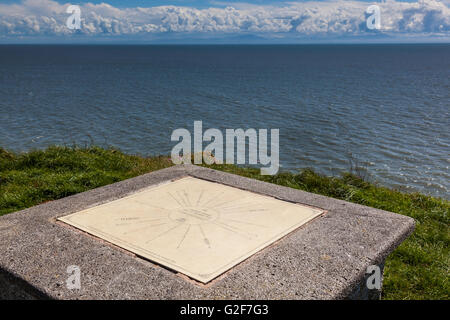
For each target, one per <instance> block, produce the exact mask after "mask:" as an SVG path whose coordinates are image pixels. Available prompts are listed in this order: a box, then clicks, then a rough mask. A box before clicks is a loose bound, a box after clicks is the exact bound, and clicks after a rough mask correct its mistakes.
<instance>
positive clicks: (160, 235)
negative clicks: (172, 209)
mask: <svg viewBox="0 0 450 320" xmlns="http://www.w3.org/2000/svg"><path fill="white" fill-rule="evenodd" d="M182 225H183V224H182V223H181V224H179V225H177V226H175V227H173V228H170V229H169V230H166V231H164V232H163V233H161V234H159V235H157V236H156V237H154V238H152V239H150V240H148V241H146V242H145V243H149V242H151V241H153V240H156V239H158V238H159V237H162V236H163V235H165V234H167V233H168V232H170V231H172V230H174V229H176V228H178V227H180V226H182Z"/></svg>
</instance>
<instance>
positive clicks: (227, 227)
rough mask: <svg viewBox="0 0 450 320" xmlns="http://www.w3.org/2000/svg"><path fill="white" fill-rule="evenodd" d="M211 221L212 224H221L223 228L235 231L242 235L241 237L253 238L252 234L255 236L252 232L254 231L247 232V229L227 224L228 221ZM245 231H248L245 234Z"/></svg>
mask: <svg viewBox="0 0 450 320" xmlns="http://www.w3.org/2000/svg"><path fill="white" fill-rule="evenodd" d="M211 223H212V224H215V225H217V226H219V227H222V228H224V229H225V230H228V231H231V232H233V233H235V234H237V235H240V236H241V237H244V238H247V239H252V237H251V236H254V235H255V234H252V233H250V232H246V231H245V230H242V229H239V228H236V227H233V226H230V225H228V224H226V223H223V222H211ZM245 233H246V234H245ZM247 234H248V235H247Z"/></svg>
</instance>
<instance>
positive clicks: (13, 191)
mask: <svg viewBox="0 0 450 320" xmlns="http://www.w3.org/2000/svg"><path fill="white" fill-rule="evenodd" d="M171 165H172V164H171V162H170V160H169V159H168V158H167V157H162V156H160V157H151V158H145V157H140V156H135V155H127V154H124V153H122V152H120V151H118V150H116V149H103V148H99V147H86V148H77V147H50V148H48V149H46V150H37V151H31V152H29V153H23V154H15V153H12V152H8V151H6V150H4V149H1V148H0V215H3V214H6V213H9V212H14V211H17V210H21V209H25V208H28V207H31V206H34V205H37V204H39V203H43V202H46V201H51V200H55V199H60V198H63V197H66V196H69V195H72V194H75V193H78V192H82V191H86V190H89V189H93V188H96V187H100V186H103V185H107V184H111V183H114V182H117V181H120V180H124V179H127V178H131V177H134V176H137V175H140V174H143V173H146V172H150V171H154V170H158V169H162V168H165V167H169V166H171ZM210 167H212V168H214V169H217V170H222V171H226V172H230V173H234V174H239V175H242V176H246V177H250V178H254V179H258V180H264V181H267V182H270V183H275V184H279V185H283V186H287V187H291V188H295V189H301V190H305V191H309V192H314V193H318V194H323V195H326V196H329V197H333V198H338V199H343V200H347V201H350V202H355V203H359V204H363V205H367V206H370V207H375V208H379V209H383V210H387V211H392V212H396V213H399V214H403V215H407V216H410V217H412V218H414V219H415V220H416V230H415V232H414V233H413V234H412V235H411V236H410V237H409V238H408V239H407V240H406V241H404V242H403V243H402V244H401V245H400V246H399V247H398V248H397V249H396V250H395V251H394V252H393V253H392V254H391V255H390V256H389V257H388V259H387V261H386V266H385V278H384V284H383V296H382V298H383V299H444V300H448V299H449V295H450V294H449V293H450V285H449V281H448V279H449V266H450V261H449V260H450V253H449V242H450V239H449V236H450V233H449V225H450V224H449V217H448V214H449V209H450V202H449V201H447V200H443V199H438V198H433V197H429V196H425V195H422V194H419V193H412V194H409V193H402V192H399V191H396V190H391V189H388V188H384V187H380V186H377V185H375V184H372V183H369V182H367V181H364V180H363V179H361V178H359V177H357V176H355V175H352V174H344V175H342V176H341V177H326V176H322V175H319V174H317V173H315V172H314V171H313V170H310V169H307V170H303V171H301V172H298V173H289V172H282V173H279V174H277V175H275V176H261V175H260V174H259V170H258V169H252V168H242V167H237V166H233V165H213V166H210Z"/></svg>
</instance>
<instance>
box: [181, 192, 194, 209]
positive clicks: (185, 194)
mask: <svg viewBox="0 0 450 320" xmlns="http://www.w3.org/2000/svg"><path fill="white" fill-rule="evenodd" d="M183 193H184V196H185V197H186V201H187V202H188V204H189V206H190V207H192V204H191V200H189V195H188V194H187V192H186V190H183Z"/></svg>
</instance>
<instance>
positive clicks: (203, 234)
mask: <svg viewBox="0 0 450 320" xmlns="http://www.w3.org/2000/svg"><path fill="white" fill-rule="evenodd" d="M198 227H199V228H200V232H201V233H202V236H203V241H204V242H205V243H206V244H207V246H208V248H211V243H210V242H209V239H208V238H207V237H206V235H205V232H204V231H203V228H202V225H201V224H199V225H198Z"/></svg>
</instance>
